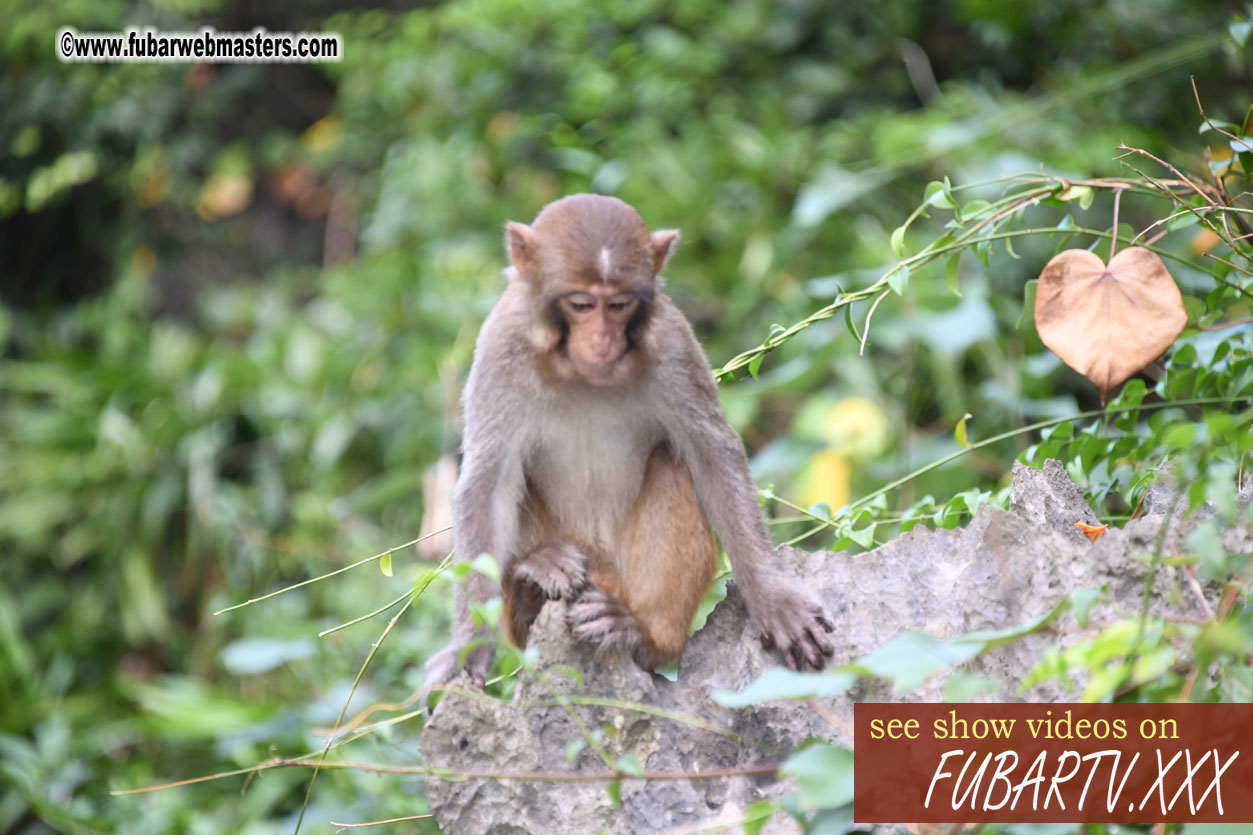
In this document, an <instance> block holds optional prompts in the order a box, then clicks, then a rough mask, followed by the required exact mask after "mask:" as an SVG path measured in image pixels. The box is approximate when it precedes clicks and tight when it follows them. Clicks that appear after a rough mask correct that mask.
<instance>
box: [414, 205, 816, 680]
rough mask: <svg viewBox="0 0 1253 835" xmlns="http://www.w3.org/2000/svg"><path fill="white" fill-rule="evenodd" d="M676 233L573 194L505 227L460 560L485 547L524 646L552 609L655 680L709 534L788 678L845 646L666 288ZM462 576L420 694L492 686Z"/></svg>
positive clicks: (699, 592) (704, 572)
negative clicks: (762, 491) (799, 575)
mask: <svg viewBox="0 0 1253 835" xmlns="http://www.w3.org/2000/svg"><path fill="white" fill-rule="evenodd" d="M678 238H679V233H678V231H677V230H673V229H663V230H659V231H655V232H650V231H649V230H648V227H647V226H646V225H645V223H644V221H643V219H642V218H641V217H640V216H639V214H638V213H637V212H636V210H635V209H634V208H632V207H631V206H630V205H629V204H627V203H625V202H624V201H622V200H619V199H617V198H615V197H609V196H603V195H593V194H576V195H572V196H569V197H565V198H562V199H560V200H557V201H555V202H553V203H550V204H548V205H547V206H545V207H544V208H543V209H542V210H541V211H540V213H539V214H538V215H537V216H536V218H535V220H534V221H533V222H532V224H531V225H529V226H528V225H526V224H522V223H518V222H515V221H510V222H508V223H507V224H506V234H505V243H506V249H507V252H508V256H509V260H510V266H509V267H507V268H506V270H505V278H506V282H505V289H504V291H503V293H502V295H501V297H500V298H499V299H498V300H497V302H496V304H495V306H494V307H493V308H492V310H491V312H490V313H489V314H488V316H487V319H486V321H485V322H484V324H483V326H482V329H481V330H480V332H479V335H478V338H477V340H476V342H475V347H474V355H473V359H472V361H471V365H470V373H469V377H468V379H467V382H466V386H465V389H464V391H463V410H464V432H463V437H462V464H461V471H460V474H459V476H458V478H457V482H456V487H455V491H454V498H453V542H454V546H453V547H454V550H455V552H456V557H457V559H459V560H471V559H474V558H475V557H477V556H478V555H480V554H484V553H487V554H491V555H492V556H493V557H494V558H495V559H496V561H497V564H498V565H499V567H500V582H501V588H500V594H501V597H502V611H501V620H502V628H503V631H504V632H505V633H506V634H507V635H508V637H509V638H510V640H512V641H513V642H514V643H515V644H517V645H518V646H520V647H525V645H526V637H527V632H528V630H529V629H530V626H531V624H532V623H533V622H534V620H535V618H536V617H537V616H538V613H539V610H540V608H541V607H542V606H543V604H544V603H545V602H546V601H548V600H564V601H567V602H568V606H567V623H568V625H569V628H570V629H571V631H572V633H573V634H574V636H575V637H576V638H577V639H579V640H580V641H582V642H584V643H586V644H588V645H590V646H592V647H593V648H595V650H596V651H597V653H598V654H599V653H600V652H603V651H607V650H609V649H612V648H617V649H619V650H621V651H622V652H624V653H626V654H627V655H629V656H630V657H632V658H634V660H635V661H636V662H637V663H638V664H639V665H640V666H641V667H643V668H645V669H653V668H654V667H656V666H659V665H664V664H667V663H669V662H671V661H674V660H676V659H677V658H678V657H679V655H680V653H681V652H682V650H683V647H684V645H685V643H686V641H687V633H688V629H689V627H690V624H691V622H692V618H693V615H694V614H695V612H696V609H697V607H698V606H699V604H700V601H701V599H702V598H703V596H704V594H705V592H706V591H708V589H709V586H710V584H711V583H712V581H713V578H714V575H715V573H716V570H717V565H718V555H719V551H718V546H717V540H715V538H714V531H715V530H716V531H717V535H718V537H719V538H720V539H721V542H722V545H723V547H724V548H725V550H726V552H727V555H728V557H729V558H730V561H731V569H732V572H733V574H734V577H735V580H736V584H737V585H738V587H739V589H740V591H741V593H742V594H743V597H744V600H745V603H746V604H747V606H748V612H749V616H750V618H751V619H752V621H753V623H754V624H755V626H756V628H757V629H758V630H759V632H760V636H761V642H762V646H763V647H764V648H765V649H767V650H769V649H772V648H775V647H777V648H778V650H779V651H780V653H781V655H782V658H783V661H784V663H785V664H786V665H787V666H788V667H790V668H792V669H798V670H802V669H806V668H808V667H812V668H814V669H821V668H822V667H823V666H824V664H825V661H826V657H827V656H830V655H832V654H833V653H834V647H833V646H832V644H831V642H830V640H829V638H828V637H827V635H828V633H831V632H832V631H833V625H832V622H831V619H830V617H829V615H828V614H827V611H826V609H825V608H824V606H823V605H822V603H821V602H820V601H819V600H818V599H817V598H816V597H814V596H813V595H812V594H811V593H810V592H809V591H808V590H807V589H805V588H804V587H803V586H802V585H801V584H800V583H798V582H797V581H795V580H794V579H792V578H790V577H787V576H786V575H785V574H783V573H782V572H780V571H779V570H777V568H775V567H774V566H772V564H771V560H772V552H773V548H772V547H771V543H770V538H769V535H768V533H767V530H766V525H765V520H764V518H763V515H762V511H761V508H760V506H759V505H758V502H757V490H756V488H755V487H754V485H753V483H752V480H751V478H750V476H749V472H748V461H747V458H746V456H745V453H744V448H743V444H742V442H741V440H740V437H739V435H738V434H737V433H736V432H735V430H734V429H733V428H732V427H731V425H730V424H729V423H728V422H727V419H726V416H725V415H724V413H723V409H722V404H721V401H720V399H719V397H718V391H717V384H716V383H715V381H714V377H713V373H712V371H711V369H710V365H709V361H708V359H707V358H706V356H705V353H704V351H703V349H702V348H701V346H700V344H699V343H698V342H697V340H696V337H695V335H694V334H693V332H692V329H691V326H690V325H689V323H688V321H687V319H686V318H685V317H684V316H683V314H682V313H681V312H680V311H679V309H678V308H677V307H676V306H675V305H674V303H673V302H671V300H670V299H669V298H668V297H667V296H666V295H665V293H664V292H662V289H663V280H662V278H661V277H660V275H659V274H660V272H661V270H662V267H663V266H664V265H665V264H666V262H667V260H668V259H669V257H670V255H671V253H672V252H673V250H674V248H675V245H676V243H677V241H678ZM494 591H495V590H494V588H493V583H492V581H491V580H489V579H488V578H487V577H486V576H484V575H483V574H481V573H478V572H471V573H470V575H469V576H468V577H467V580H466V583H465V587H464V589H459V591H458V595H457V602H456V607H455V614H454V622H453V635H452V641H451V642H450V643H449V645H448V646H447V647H445V648H444V649H442V650H440V651H439V652H438V653H436V654H435V655H434V656H432V657H431V659H430V660H429V661H428V662H427V665H426V672H425V681H424V689H425V690H426V691H427V692H429V691H430V690H431V689H433V688H436V687H438V686H440V685H442V684H443V683H445V682H447V681H449V680H450V679H451V678H452V677H453V676H454V675H455V674H456V673H457V671H458V668H459V667H460V666H461V665H462V664H464V668H465V670H466V672H467V673H468V674H469V676H470V678H471V680H472V682H473V683H474V684H475V685H476V686H478V687H480V688H481V687H482V686H483V683H484V680H485V678H486V675H487V672H488V670H489V668H490V666H491V661H492V656H493V653H494V648H495V647H494V643H493V642H491V641H490V640H489V639H487V635H488V631H487V630H486V629H485V628H479V629H477V630H476V629H475V628H474V626H473V624H472V619H471V615H470V610H469V607H470V604H471V602H473V601H478V602H485V601H487V600H488V599H490V598H491V597H492V596H493V593H494Z"/></svg>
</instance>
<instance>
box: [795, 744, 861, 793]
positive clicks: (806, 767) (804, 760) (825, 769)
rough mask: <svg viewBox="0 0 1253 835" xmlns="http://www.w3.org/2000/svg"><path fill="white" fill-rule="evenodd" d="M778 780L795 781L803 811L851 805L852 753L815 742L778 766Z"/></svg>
mask: <svg viewBox="0 0 1253 835" xmlns="http://www.w3.org/2000/svg"><path fill="white" fill-rule="evenodd" d="M779 775H780V776H781V777H794V778H796V796H797V799H798V800H799V801H800V804H801V806H803V807H805V808H807V809H835V808H838V807H840V806H846V805H848V804H849V803H852V802H853V752H852V751H849V750H848V749H847V748H837V747H836V746H834V745H829V744H827V743H825V742H815V743H813V744H811V745H807V746H806V747H804V748H802V749H800V750H799V751H797V752H796V753H794V754H793V755H792V756H790V757H788V758H787V760H786V761H785V762H784V763H783V765H781V766H779Z"/></svg>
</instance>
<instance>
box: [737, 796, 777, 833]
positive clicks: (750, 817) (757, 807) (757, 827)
mask: <svg viewBox="0 0 1253 835" xmlns="http://www.w3.org/2000/svg"><path fill="white" fill-rule="evenodd" d="M778 809H779V806H778V804H776V803H775V802H774V801H773V800H766V799H764V798H763V799H761V800H758V801H756V802H755V803H753V804H752V805H751V806H749V807H748V809H747V810H746V811H745V812H744V835H758V833H759V832H761V829H762V827H763V826H765V825H766V824H767V823H769V822H770V819H771V818H772V817H774V813H775V812H777V811H778Z"/></svg>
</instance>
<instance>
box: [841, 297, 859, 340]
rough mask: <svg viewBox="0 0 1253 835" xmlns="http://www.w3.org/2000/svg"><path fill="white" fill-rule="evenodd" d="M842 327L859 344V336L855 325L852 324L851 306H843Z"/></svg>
mask: <svg viewBox="0 0 1253 835" xmlns="http://www.w3.org/2000/svg"><path fill="white" fill-rule="evenodd" d="M844 326H845V327H847V328H848V332H849V333H851V334H852V335H853V339H856V340H857V341H858V342H861V334H859V333H858V332H857V325H855V324H854V323H853V306H852V305H851V304H846V305H844Z"/></svg>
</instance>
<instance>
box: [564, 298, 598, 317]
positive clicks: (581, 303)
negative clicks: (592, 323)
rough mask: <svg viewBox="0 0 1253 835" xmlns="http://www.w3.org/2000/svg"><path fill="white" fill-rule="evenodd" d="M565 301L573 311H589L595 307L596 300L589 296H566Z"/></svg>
mask: <svg viewBox="0 0 1253 835" xmlns="http://www.w3.org/2000/svg"><path fill="white" fill-rule="evenodd" d="M565 303H566V307H568V308H570V309H571V310H572V311H574V312H575V313H590V312H591V311H592V310H594V309H595V308H596V300H595V299H593V298H592V297H591V296H584V295H578V296H566V298H565Z"/></svg>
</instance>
